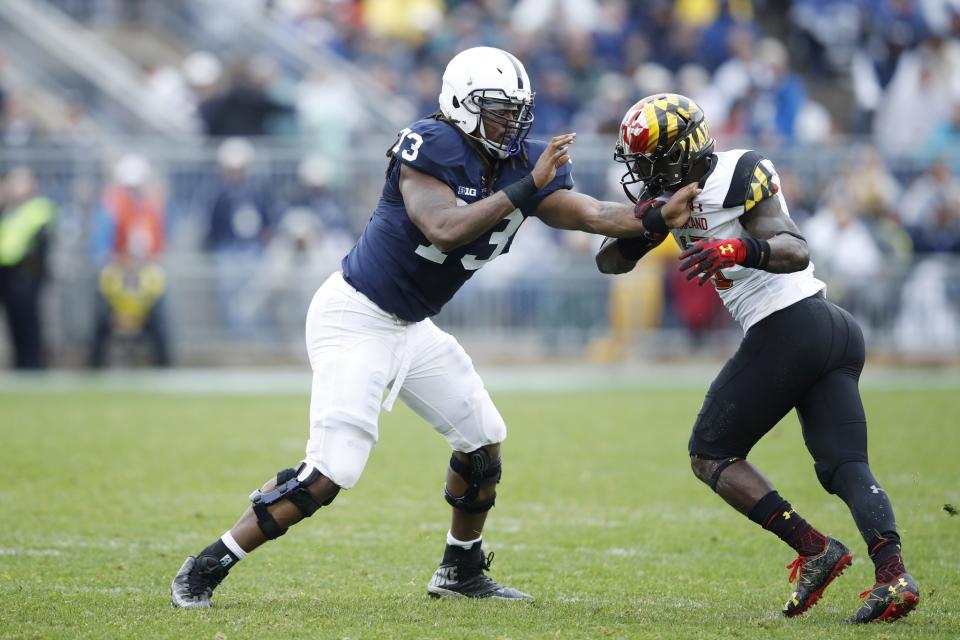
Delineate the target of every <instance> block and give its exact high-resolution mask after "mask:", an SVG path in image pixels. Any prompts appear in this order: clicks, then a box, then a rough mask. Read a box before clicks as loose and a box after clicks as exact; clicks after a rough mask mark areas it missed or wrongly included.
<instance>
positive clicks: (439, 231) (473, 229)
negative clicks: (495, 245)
mask: <svg viewBox="0 0 960 640" xmlns="http://www.w3.org/2000/svg"><path fill="white" fill-rule="evenodd" d="M515 208H516V207H514V205H513V203H512V202H510V199H509V198H508V197H507V196H506V195H505V194H504V193H503V192H502V191H498V192H496V193H494V194H492V195H490V196H488V197H486V198H484V199H482V200H477V201H476V202H473V203H471V204H468V205H467V206H465V207H450V208H449V209H443V210H440V211H437V212H436V213H435V215H434V216H432V217H431V221H430V222H429V223H427V224H424V225H423V226H421V227H420V230H421V231H423V234H424V235H425V236H427V239H428V240H429V241H430V242H432V243H433V244H435V245H436V246H437V247H438V248H439V249H440V250H441V251H451V250H453V249H456V248H457V247H462V246H463V245H465V244H469V243H470V242H473V241H474V240H476V239H477V238H479V237H480V236H481V235H483V234H484V233H486V232H487V231H489V230H490V229H492V228H493V227H494V226H495V225H496V224H497V223H499V222H500V221H501V220H503V219H504V218H505V217H507V216H508V215H509V214H510V213H511V212H512V211H513V210H514V209H515ZM418 226H420V225H418ZM424 227H426V228H424Z"/></svg>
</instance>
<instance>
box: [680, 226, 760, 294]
mask: <svg viewBox="0 0 960 640" xmlns="http://www.w3.org/2000/svg"><path fill="white" fill-rule="evenodd" d="M746 257H747V248H746V245H745V244H744V242H743V240H740V239H721V240H717V239H716V238H709V239H707V240H701V241H700V242H697V243H694V244H692V245H690V246H689V247H687V248H686V249H685V250H684V252H683V253H681V254H680V260H683V262H681V263H680V270H681V271H686V272H687V280H693V279H694V278H696V277H699V278H700V280H699V281H698V282H697V284H699V285H700V286H701V287H702V286H703V284H704V283H705V282H706V281H707V280H709V279H710V278H712V277H713V276H714V275H716V274H717V272H718V271H720V270H721V269H728V268H730V267H732V266H733V265H735V264H743V261H744V260H745V259H746Z"/></svg>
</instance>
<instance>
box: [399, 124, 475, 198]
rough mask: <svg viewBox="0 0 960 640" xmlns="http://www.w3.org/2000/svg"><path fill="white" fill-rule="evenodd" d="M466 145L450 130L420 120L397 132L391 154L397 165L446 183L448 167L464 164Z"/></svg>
mask: <svg viewBox="0 0 960 640" xmlns="http://www.w3.org/2000/svg"><path fill="white" fill-rule="evenodd" d="M465 148H466V145H465V144H464V142H463V139H462V138H461V137H460V134H458V133H457V132H456V131H454V129H453V127H451V126H450V125H448V124H446V123H445V122H440V121H437V120H421V121H419V122H417V123H415V124H414V125H413V126H411V127H408V128H406V129H403V130H402V131H400V133H399V135H398V137H397V144H396V145H395V146H394V147H393V150H392V151H393V154H394V156H395V157H396V158H397V160H399V161H400V162H401V163H403V164H405V165H408V166H410V167H413V168H414V169H416V170H417V171H422V172H423V173H426V174H428V175H430V176H433V177H434V178H437V179H438V180H442V181H444V182H447V183H450V182H451V179H450V173H451V168H452V167H458V166H461V165H462V164H463V163H464V153H465Z"/></svg>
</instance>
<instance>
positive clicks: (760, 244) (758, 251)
mask: <svg viewBox="0 0 960 640" xmlns="http://www.w3.org/2000/svg"><path fill="white" fill-rule="evenodd" d="M742 240H743V246H744V249H746V251H747V255H746V257H745V258H744V259H743V263H742V264H743V266H745V267H747V268H749V269H765V268H766V267H767V264H768V263H769V262H770V243H769V242H767V241H766V240H760V239H759V238H754V237H752V236H745V237H744V238H742Z"/></svg>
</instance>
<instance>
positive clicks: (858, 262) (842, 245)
mask: <svg viewBox="0 0 960 640" xmlns="http://www.w3.org/2000/svg"><path fill="white" fill-rule="evenodd" d="M803 232H804V235H805V236H806V238H807V243H808V244H809V246H810V253H811V254H812V255H814V256H816V267H817V274H818V276H820V277H821V278H823V279H824V280H826V281H828V282H829V284H830V286H831V291H832V292H833V294H834V295H835V296H836V299H838V300H840V301H842V304H844V305H848V306H851V307H852V308H859V305H858V304H857V300H856V298H857V297H858V293H869V290H870V286H871V284H872V283H873V282H875V281H876V280H877V279H878V278H879V276H880V273H881V271H882V269H883V268H884V256H883V255H882V254H881V253H880V248H879V247H878V246H877V243H876V241H875V240H874V238H873V234H871V233H870V230H869V228H867V226H866V225H865V224H864V223H863V221H862V220H861V219H860V218H859V216H858V214H857V211H856V210H855V209H854V208H853V201H852V198H851V196H850V194H849V192H848V191H847V190H846V189H844V188H838V189H835V190H833V191H832V192H831V193H830V194H829V196H828V199H827V202H826V203H825V204H824V205H823V206H821V207H820V209H819V210H818V211H817V213H816V214H815V215H814V216H813V217H812V218H811V219H810V220H808V221H807V224H806V226H805V227H804V228H803Z"/></svg>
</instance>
